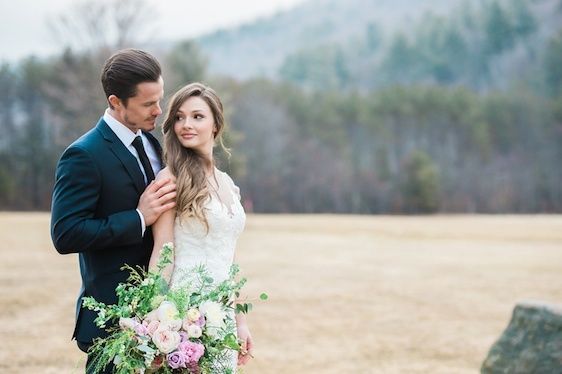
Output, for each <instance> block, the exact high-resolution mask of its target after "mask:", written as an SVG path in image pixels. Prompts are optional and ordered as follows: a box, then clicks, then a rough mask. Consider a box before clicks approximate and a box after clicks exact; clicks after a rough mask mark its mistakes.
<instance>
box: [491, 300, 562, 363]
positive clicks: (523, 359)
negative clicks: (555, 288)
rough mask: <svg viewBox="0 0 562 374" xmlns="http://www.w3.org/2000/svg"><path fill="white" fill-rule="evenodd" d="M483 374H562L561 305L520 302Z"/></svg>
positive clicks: (495, 345) (493, 348) (492, 350)
mask: <svg viewBox="0 0 562 374" xmlns="http://www.w3.org/2000/svg"><path fill="white" fill-rule="evenodd" d="M481 373H482V374H500V373H501V374H503V373H505V374H508V373H509V374H512V373H513V374H531V373H532V374H562V306H557V305H551V304H546V303H542V302H537V301H525V302H521V303H518V304H517V305H516V306H515V309H514V311H513V317H512V318H511V322H510V323H509V325H508V326H507V328H506V329H505V331H504V332H503V334H502V336H501V337H500V338H499V339H498V341H497V342H496V343H494V345H493V346H492V348H491V349H490V352H489V353H488V357H487V358H486V360H485V361H484V363H483V364H482V369H481Z"/></svg>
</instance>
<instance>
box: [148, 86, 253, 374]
mask: <svg viewBox="0 0 562 374" xmlns="http://www.w3.org/2000/svg"><path fill="white" fill-rule="evenodd" d="M224 125H225V123H224V115H223V107H222V103H221V101H220V99H219V97H218V96H217V94H216V93H215V92H214V91H213V90H212V89H211V88H209V87H207V86H205V85H203V84H201V83H192V84H189V85H187V86H185V87H183V88H181V89H180V90H179V91H178V92H176V94H175V95H174V96H173V97H172V100H171V102H170V104H169V106H168V110H167V113H166V119H165V121H164V125H163V132H164V159H165V163H166V165H167V166H166V168H164V169H163V170H162V171H160V173H158V175H157V177H156V180H159V179H166V178H171V179H172V180H174V181H175V183H176V186H177V190H176V191H177V197H176V208H175V209H172V210H169V211H167V212H165V213H164V214H162V215H161V216H160V218H159V219H158V220H157V221H156V223H155V224H154V225H153V226H152V230H153V235H154V250H153V252H152V257H151V259H150V268H154V267H155V266H156V264H157V263H158V257H159V252H160V249H161V248H162V245H163V244H164V243H167V242H173V243H174V244H175V258H174V264H173V268H169V269H166V270H167V274H166V276H167V277H168V279H170V285H171V287H172V288H178V287H182V286H185V285H187V284H188V282H189V281H191V280H192V279H190V278H189V275H190V274H189V271H190V270H191V269H193V268H194V267H195V266H197V265H200V264H204V265H206V267H207V269H208V270H209V273H210V275H211V277H212V278H213V279H214V281H215V282H221V281H223V280H224V279H226V278H227V277H228V273H229V269H230V266H231V264H232V262H233V260H234V250H235V246H236V240H237V239H238V236H239V235H240V233H241V232H242V230H243V228H244V223H245V220H246V216H245V213H244V209H243V208H242V205H241V204H240V191H239V189H238V187H236V186H235V185H234V183H233V181H232V179H231V178H230V177H229V176H228V174H226V173H224V172H222V171H220V170H218V169H217V168H216V167H215V161H214V158H213V147H214V146H215V144H216V143H217V142H218V143H219V144H220V145H221V146H222V147H223V148H224V145H223V143H222V138H221V135H222V132H223V130H224ZM235 320H236V325H237V333H238V339H239V340H240V341H241V346H242V349H241V351H240V353H239V354H238V357H236V352H235V351H232V354H233V356H232V366H233V367H232V369H233V370H234V369H235V368H236V361H237V363H238V365H244V364H246V363H247V362H248V360H249V358H250V357H251V356H252V349H253V343H252V337H251V335H250V331H249V329H248V326H247V324H246V320H245V316H244V314H242V313H240V314H237V315H236V317H235Z"/></svg>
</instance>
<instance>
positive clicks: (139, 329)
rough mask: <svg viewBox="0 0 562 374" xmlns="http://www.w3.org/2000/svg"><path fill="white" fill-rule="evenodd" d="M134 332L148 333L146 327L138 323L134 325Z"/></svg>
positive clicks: (144, 334) (143, 334)
mask: <svg viewBox="0 0 562 374" xmlns="http://www.w3.org/2000/svg"><path fill="white" fill-rule="evenodd" d="M135 333H136V334H137V335H140V336H146V335H148V328H147V326H145V325H144V324H141V323H139V324H138V325H136V326H135Z"/></svg>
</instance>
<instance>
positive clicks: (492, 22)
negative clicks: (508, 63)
mask: <svg viewBox="0 0 562 374" xmlns="http://www.w3.org/2000/svg"><path fill="white" fill-rule="evenodd" d="M485 30H486V46H485V51H486V53H487V54H488V55H490V56H494V55H498V54H500V53H502V52H504V51H505V50H507V49H510V48H511V47H513V45H514V43H515V27H514V25H513V21H512V20H511V19H510V17H509V15H508V13H507V12H506V11H505V10H504V8H503V7H502V5H501V4H500V3H499V2H498V1H492V2H491V3H490V5H489V6H488V9H487V12H486V19H485Z"/></svg>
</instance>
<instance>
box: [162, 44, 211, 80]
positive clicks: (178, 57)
mask: <svg viewBox="0 0 562 374" xmlns="http://www.w3.org/2000/svg"><path fill="white" fill-rule="evenodd" d="M165 66H167V67H168V69H167V71H166V72H165V75H166V78H167V79H166V82H167V84H171V86H172V87H173V89H174V90H176V89H179V88H180V87H182V86H183V85H185V84H188V83H191V82H201V81H203V80H204V79H205V75H206V68H207V60H206V58H205V57H204V56H203V55H202V53H201V51H200V49H199V46H198V45H197V44H196V43H195V42H193V41H191V40H187V41H183V42H180V43H178V44H176V45H175V46H174V47H173V48H172V50H171V51H170V52H169V53H168V55H167V56H166V58H165Z"/></svg>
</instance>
